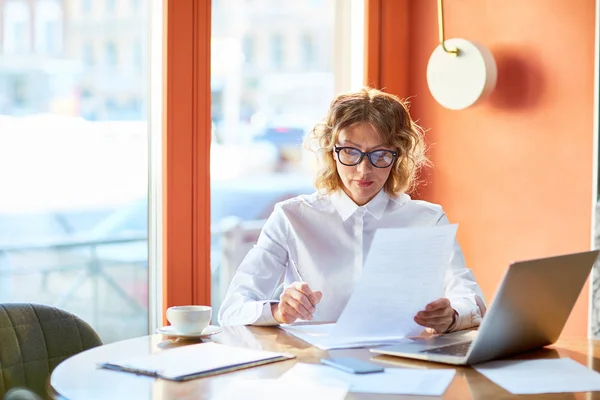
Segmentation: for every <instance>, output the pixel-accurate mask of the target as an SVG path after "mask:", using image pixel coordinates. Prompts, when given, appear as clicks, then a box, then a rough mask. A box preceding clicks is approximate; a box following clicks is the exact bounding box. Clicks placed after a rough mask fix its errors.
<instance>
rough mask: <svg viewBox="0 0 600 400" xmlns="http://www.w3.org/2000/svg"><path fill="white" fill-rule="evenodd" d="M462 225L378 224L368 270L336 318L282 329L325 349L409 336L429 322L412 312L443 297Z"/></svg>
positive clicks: (395, 340)
mask: <svg viewBox="0 0 600 400" xmlns="http://www.w3.org/2000/svg"><path fill="white" fill-rule="evenodd" d="M456 230H457V225H443V226H435V227H427V228H401V229H378V230H377V232H375V236H374V238H373V243H372V244H371V249H370V250H369V254H368V256H367V259H366V261H365V266H364V268H363V273H362V276H361V278H360V280H359V281H358V282H357V284H356V287H355V289H354V292H353V293H352V296H350V299H349V301H348V303H347V304H346V307H345V308H344V310H343V311H342V314H341V315H340V318H339V319H338V321H337V323H335V324H326V325H285V326H282V328H283V329H285V330H286V331H288V332H290V333H292V334H293V335H295V336H297V337H299V338H300V339H303V340H305V341H307V342H309V343H310V344H312V345H314V346H316V347H319V348H321V349H324V350H328V349H334V348H349V347H365V346H374V345H378V344H386V343H393V342H398V341H402V340H403V339H404V340H407V339H405V338H406V337H407V336H414V335H418V334H419V333H420V332H421V331H422V330H423V329H424V328H423V327H422V326H419V325H417V324H416V323H415V322H414V320H413V318H414V316H415V315H416V314H417V312H419V311H421V310H423V309H424V308H425V306H426V305H427V304H428V303H430V302H431V301H434V300H437V299H439V298H441V297H444V279H445V276H446V269H447V268H448V263H449V262H450V259H451V256H452V252H453V247H454V243H455V237H456Z"/></svg>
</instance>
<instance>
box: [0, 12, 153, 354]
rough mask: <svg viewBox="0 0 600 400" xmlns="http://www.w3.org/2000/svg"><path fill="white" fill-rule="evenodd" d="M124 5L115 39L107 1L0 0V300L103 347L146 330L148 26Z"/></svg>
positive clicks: (139, 14)
mask: <svg viewBox="0 0 600 400" xmlns="http://www.w3.org/2000/svg"><path fill="white" fill-rule="evenodd" d="M103 3H104V5H105V6H104V7H103ZM111 3H112V4H111ZM94 4H97V5H98V6H94ZM132 4H133V5H136V6H137V8H136V9H130V8H129V7H125V8H124V9H123V12H124V13H125V12H126V13H128V14H127V15H125V17H126V18H123V19H122V20H120V21H119V30H118V31H115V30H114V26H115V12H112V13H110V14H109V13H107V10H113V11H116V9H115V7H116V2H114V1H113V2H110V1H109V2H104V1H100V0H98V2H96V1H93V2H92V1H90V0H36V1H30V0H4V1H0V26H1V27H2V46H1V47H0V187H2V196H0V302H9V301H27V302H39V303H46V304H53V305H57V306H59V307H62V308H65V309H67V310H69V311H72V312H74V313H75V314H78V315H80V316H81V317H82V318H84V319H85V320H86V321H88V322H89V323H91V324H92V325H93V326H94V328H95V329H96V330H97V331H98V332H99V334H100V336H101V337H102V339H103V340H104V342H112V341H115V340H122V339H126V338H129V337H135V336H140V335H145V334H147V332H148V269H147V265H148V245H147V235H148V222H147V221H148V212H147V208H148V200H147V199H148V189H147V188H148V178H147V177H148V155H147V149H148V127H147V111H146V108H147V104H148V97H147V76H148V71H149V64H148V52H147V46H146V45H145V44H146V43H147V42H148V26H149V23H148V21H149V18H148V10H147V6H148V2H133V3H132ZM132 43H136V45H135V46H136V50H135V51H132ZM96 44H98V46H99V48H98V50H99V51H100V57H101V62H100V63H97V62H96V60H95V54H94V46H95V45H96ZM102 46H104V47H102ZM128 53H132V54H135V53H137V54H136V55H135V56H131V57H118V55H119V54H128ZM107 64H109V65H110V66H111V68H107Z"/></svg>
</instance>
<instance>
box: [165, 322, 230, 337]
mask: <svg viewBox="0 0 600 400" xmlns="http://www.w3.org/2000/svg"><path fill="white" fill-rule="evenodd" d="M222 331H223V329H222V328H221V327H220V326H215V325H209V326H207V327H206V328H204V330H203V331H202V333H179V332H177V331H176V330H175V328H173V326H171V325H168V326H162V327H160V328H156V333H160V334H163V335H168V336H177V337H180V338H202V337H207V336H211V335H215V334H217V333H220V332H222Z"/></svg>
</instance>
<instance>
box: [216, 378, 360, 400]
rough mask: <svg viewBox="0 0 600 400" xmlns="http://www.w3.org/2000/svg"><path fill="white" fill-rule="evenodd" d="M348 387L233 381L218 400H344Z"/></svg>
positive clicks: (304, 383)
mask: <svg viewBox="0 0 600 400" xmlns="http://www.w3.org/2000/svg"><path fill="white" fill-rule="evenodd" d="M347 393H348V385H345V384H343V383H342V384H336V385H329V386H324V385H318V384H313V383H312V382H285V381H281V380H280V379H257V380H235V379H234V380H232V381H230V382H228V383H227V385H226V387H225V390H223V391H220V392H218V394H217V396H216V397H215V399H217V400H281V399H286V400H287V399H290V400H306V399H332V400H343V399H344V398H346V394H347Z"/></svg>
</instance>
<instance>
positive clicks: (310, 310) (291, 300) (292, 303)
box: [271, 282, 323, 324]
mask: <svg viewBox="0 0 600 400" xmlns="http://www.w3.org/2000/svg"><path fill="white" fill-rule="evenodd" d="M322 297H323V293H321V292H320V291H318V290H317V291H314V292H313V291H312V290H311V289H310V286H308V283H306V282H294V283H292V284H291V285H290V286H288V287H287V288H286V289H285V290H284V291H283V293H282V294H281V296H280V297H279V300H280V301H279V303H275V304H272V305H271V312H272V313H273V317H274V318H275V320H277V322H279V323H280V324H291V323H292V322H294V321H295V320H297V319H304V320H311V319H312V318H313V314H314V312H315V310H316V309H315V306H316V305H317V304H318V303H319V302H320V301H321V298H322Z"/></svg>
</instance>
